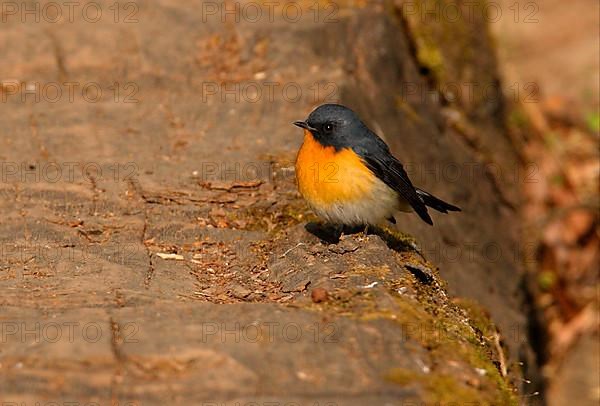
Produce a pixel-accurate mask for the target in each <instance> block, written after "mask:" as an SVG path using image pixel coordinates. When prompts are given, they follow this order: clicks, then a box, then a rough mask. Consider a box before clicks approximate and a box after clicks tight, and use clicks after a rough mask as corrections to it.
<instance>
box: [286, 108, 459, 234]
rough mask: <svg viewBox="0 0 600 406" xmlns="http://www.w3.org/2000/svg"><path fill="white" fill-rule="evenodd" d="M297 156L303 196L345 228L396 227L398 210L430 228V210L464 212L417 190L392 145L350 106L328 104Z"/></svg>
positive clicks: (315, 115)
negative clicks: (394, 154)
mask: <svg viewBox="0 0 600 406" xmlns="http://www.w3.org/2000/svg"><path fill="white" fill-rule="evenodd" d="M294 125H296V126H298V127H300V128H303V129H304V142H303V144H302V147H301V148H300V150H299V151H298V156H297V158H296V178H297V180H298V189H299V191H300V194H301V195H302V196H303V197H304V199H306V201H307V202H308V204H309V205H310V206H311V208H312V209H313V211H314V212H315V213H316V214H317V215H318V216H319V217H321V218H323V219H325V220H326V221H327V222H329V223H331V224H335V225H341V226H369V225H371V226H377V225H381V224H382V223H383V222H384V221H385V220H388V221H390V222H392V223H394V224H395V223H396V220H395V218H394V214H395V213H396V212H397V211H405V212H410V211H414V212H416V213H417V214H418V215H419V217H421V219H422V220H423V221H425V222H426V223H427V224H430V225H433V221H432V220H431V217H430V216H429V213H428V212H427V207H431V208H432V209H435V210H437V211H439V212H441V213H448V212H449V211H460V208H458V207H456V206H453V205H451V204H449V203H446V202H444V201H442V200H440V199H438V198H437V197H435V196H433V195H431V194H430V193H427V192H425V191H424V190H421V189H419V188H415V187H414V186H413V184H412V183H411V181H410V179H409V178H408V174H407V173H406V171H405V170H404V168H403V167H402V164H401V163H400V161H398V159H396V158H395V157H394V156H393V155H392V153H391V152H390V149H389V147H388V146H387V144H386V143H385V142H384V141H383V140H382V139H381V138H379V137H378V136H377V135H376V134H375V133H373V132H372V131H371V130H370V129H369V128H368V127H367V126H366V125H365V124H364V123H363V122H362V121H361V120H360V118H359V117H358V115H357V114H356V113H354V112H353V111H352V110H350V109H349V108H347V107H345V106H342V105H340V104H323V105H321V106H319V107H317V108H316V109H315V110H313V111H312V112H311V113H310V115H309V116H308V118H307V119H306V121H295V122H294Z"/></svg>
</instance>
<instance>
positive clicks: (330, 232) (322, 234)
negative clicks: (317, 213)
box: [304, 222, 344, 244]
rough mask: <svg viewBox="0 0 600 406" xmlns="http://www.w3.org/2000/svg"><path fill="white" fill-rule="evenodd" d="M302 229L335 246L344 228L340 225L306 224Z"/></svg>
mask: <svg viewBox="0 0 600 406" xmlns="http://www.w3.org/2000/svg"><path fill="white" fill-rule="evenodd" d="M304 228H305V229H306V231H308V232H309V233H311V234H312V235H314V236H315V237H318V238H319V239H321V240H322V241H324V242H327V243H329V244H337V243H338V242H340V237H341V236H342V234H343V232H344V227H343V226H342V225H340V224H329V223H313V222H311V223H307V224H306V225H305V226H304Z"/></svg>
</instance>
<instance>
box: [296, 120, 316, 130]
mask: <svg viewBox="0 0 600 406" xmlns="http://www.w3.org/2000/svg"><path fill="white" fill-rule="evenodd" d="M294 125H295V126H296V127H300V128H304V129H305V130H308V131H311V132H314V131H316V129H314V128H312V127H311V126H309V125H308V123H306V122H305V121H294Z"/></svg>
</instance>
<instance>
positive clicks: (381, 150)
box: [353, 134, 433, 225]
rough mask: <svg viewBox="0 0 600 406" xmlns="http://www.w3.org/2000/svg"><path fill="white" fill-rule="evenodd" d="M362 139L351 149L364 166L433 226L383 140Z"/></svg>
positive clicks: (424, 207) (412, 187)
mask: <svg viewBox="0 0 600 406" xmlns="http://www.w3.org/2000/svg"><path fill="white" fill-rule="evenodd" d="M369 135H370V136H369V137H364V138H363V139H362V140H361V141H362V142H360V144H359V145H357V146H355V147H354V148H353V150H354V152H356V153H357V154H358V155H359V156H360V157H361V158H362V160H363V162H364V163H365V165H367V167H368V168H369V169H370V170H371V172H373V173H374V174H375V175H376V176H377V177H378V178H379V179H381V180H382V181H383V182H384V183H385V184H386V185H388V186H389V187H391V188H392V189H394V190H395V191H396V192H398V194H399V195H400V196H402V197H403V198H404V199H405V200H406V201H407V202H408V203H409V204H410V205H411V207H412V208H413V209H414V211H415V212H416V213H417V214H418V215H419V217H421V219H423V221H425V222H426V223H427V224H429V225H433V221H432V220H431V217H429V213H427V207H426V206H425V203H423V200H422V199H421V198H420V197H419V195H418V194H417V190H416V189H415V187H414V186H413V184H412V182H411V181H410V179H409V178H408V174H407V173H406V171H405V170H404V167H402V164H401V163H400V161H398V160H397V159H396V158H395V157H394V156H393V155H392V153H391V152H390V150H389V148H388V146H387V145H386V144H385V143H384V142H383V140H382V139H381V138H379V137H377V136H376V135H375V134H369Z"/></svg>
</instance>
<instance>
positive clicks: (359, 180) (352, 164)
mask: <svg viewBox="0 0 600 406" xmlns="http://www.w3.org/2000/svg"><path fill="white" fill-rule="evenodd" d="M296 178H297V179H298V189H299V190H300V193H301V194H302V196H303V197H304V198H305V199H306V200H307V201H308V202H309V203H310V204H312V205H315V206H328V205H330V204H333V203H340V202H341V203H344V202H350V201H357V200H362V199H364V198H365V197H367V196H369V195H370V194H371V193H372V192H373V187H374V184H375V182H376V179H377V178H376V177H375V175H373V174H372V173H371V171H370V170H369V169H368V168H367V167H366V166H365V165H364V164H363V162H362V161H361V159H360V158H359V157H358V155H356V154H355V153H354V151H352V150H351V149H344V150H341V151H339V152H336V151H335V149H334V148H333V147H325V146H323V145H322V144H320V143H319V142H318V141H317V140H315V138H314V137H313V136H312V134H311V133H310V131H308V130H304V143H303V144H302V147H301V148H300V151H299V152H298V157H297V158H296Z"/></svg>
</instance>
